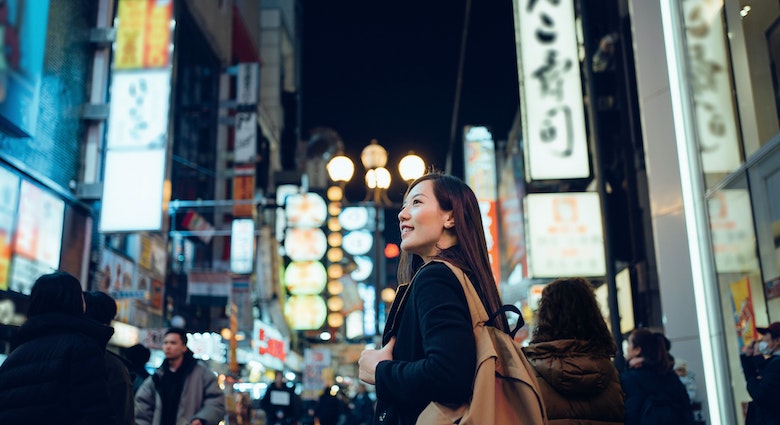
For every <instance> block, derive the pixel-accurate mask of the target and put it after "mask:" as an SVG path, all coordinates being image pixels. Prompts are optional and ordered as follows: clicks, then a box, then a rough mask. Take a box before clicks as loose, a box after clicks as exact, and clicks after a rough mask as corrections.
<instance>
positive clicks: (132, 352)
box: [125, 344, 152, 394]
mask: <svg viewBox="0 0 780 425" xmlns="http://www.w3.org/2000/svg"><path fill="white" fill-rule="evenodd" d="M151 355H152V352H151V351H150V350H149V349H148V348H146V347H144V346H143V344H135V345H132V346H130V347H128V348H127V349H126V350H125V357H127V360H128V361H129V362H130V369H129V371H130V380H131V381H132V382H133V394H136V393H137V392H138V389H139V388H141V384H143V383H144V381H145V380H146V378H148V377H149V372H148V371H147V370H146V363H148V362H149V357H151Z"/></svg>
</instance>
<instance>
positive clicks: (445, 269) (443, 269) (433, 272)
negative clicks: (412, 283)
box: [414, 261, 460, 286]
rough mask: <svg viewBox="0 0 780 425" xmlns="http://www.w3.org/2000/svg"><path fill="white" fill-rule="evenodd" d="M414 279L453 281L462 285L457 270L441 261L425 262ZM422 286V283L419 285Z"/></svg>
mask: <svg viewBox="0 0 780 425" xmlns="http://www.w3.org/2000/svg"><path fill="white" fill-rule="evenodd" d="M414 280H417V281H439V282H452V283H453V284H455V285H458V286H460V284H459V283H458V278H457V276H455V272H454V271H453V270H452V269H450V268H449V266H447V264H445V263H443V262H441V261H431V262H429V263H426V264H424V265H423V266H422V267H421V268H420V269H419V270H418V271H417V273H416V274H415V276H414ZM418 286H422V285H418Z"/></svg>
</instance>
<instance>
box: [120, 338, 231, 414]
mask: <svg viewBox="0 0 780 425" xmlns="http://www.w3.org/2000/svg"><path fill="white" fill-rule="evenodd" d="M167 369H168V359H165V360H163V363H162V365H160V367H159V368H157V370H156V371H155V372H154V374H153V375H152V376H150V377H148V378H146V380H145V381H144V383H143V384H142V385H141V388H139V389H138V392H137V393H136V395H135V423H136V425H160V423H161V420H162V398H161V396H160V391H161V389H160V385H161V382H162V378H163V375H164V374H165V371H166V370H167ZM181 371H182V372H184V373H185V378H184V387H183V388H182V391H181V399H180V401H179V406H178V409H177V414H176V425H180V424H181V425H184V424H189V423H190V422H191V421H192V420H193V419H200V420H201V421H202V422H203V423H204V424H205V425H217V424H218V423H219V421H221V420H223V419H224V416H225V395H224V393H223V392H222V390H221V389H220V388H219V386H218V385H217V377H216V376H215V375H214V373H212V372H211V371H210V370H209V369H208V368H207V367H206V366H205V365H204V364H203V363H201V362H200V361H198V360H197V359H195V358H194V357H193V356H192V352H191V351H187V352H186V353H184V360H183V361H182V364H181Z"/></svg>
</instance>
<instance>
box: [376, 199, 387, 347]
mask: <svg viewBox="0 0 780 425" xmlns="http://www.w3.org/2000/svg"><path fill="white" fill-rule="evenodd" d="M383 211H384V210H383V206H382V189H380V188H379V187H378V186H377V187H375V188H374V273H375V275H374V315H378V314H379V303H380V302H381V298H380V296H379V295H380V291H381V290H382V289H383V288H384V280H385V279H384V275H385V270H384V265H385V262H384V253H383V249H382V230H383V229H384V226H383V219H384V214H382V213H383ZM374 319H375V320H374V323H375V329H374V330H375V332H376V334H377V335H379V334H380V333H381V332H382V329H379V328H378V327H379V320H378V319H379V317H375V318H374Z"/></svg>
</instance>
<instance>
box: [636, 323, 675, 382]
mask: <svg viewBox="0 0 780 425" xmlns="http://www.w3.org/2000/svg"><path fill="white" fill-rule="evenodd" d="M628 341H629V343H630V344H631V345H633V346H634V347H639V348H640V349H641V352H640V353H641V356H642V358H643V359H644V361H643V362H642V364H643V365H644V367H649V368H651V369H653V370H655V371H656V372H657V373H665V372H667V371H669V370H671V367H672V361H671V359H669V351H668V349H667V348H666V340H665V337H664V335H663V334H661V333H654V332H652V331H651V330H650V329H647V328H636V329H634V330H633V331H632V332H631V335H629V336H628Z"/></svg>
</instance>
